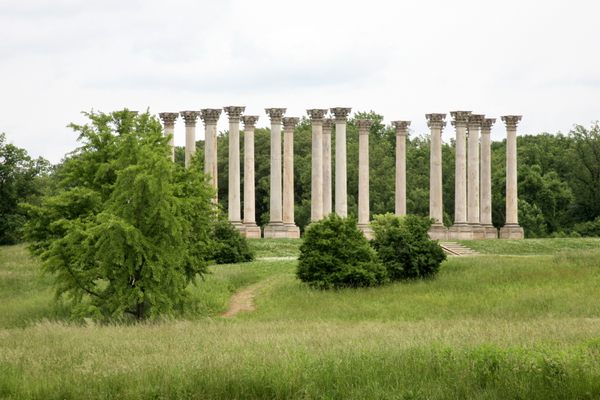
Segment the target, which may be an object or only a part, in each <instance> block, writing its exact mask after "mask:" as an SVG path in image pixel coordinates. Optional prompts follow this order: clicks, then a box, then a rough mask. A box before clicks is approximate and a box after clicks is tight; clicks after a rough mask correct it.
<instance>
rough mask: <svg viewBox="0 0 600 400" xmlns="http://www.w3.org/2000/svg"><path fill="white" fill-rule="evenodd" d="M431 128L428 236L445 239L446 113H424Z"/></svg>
mask: <svg viewBox="0 0 600 400" xmlns="http://www.w3.org/2000/svg"><path fill="white" fill-rule="evenodd" d="M425 118H427V125H428V126H429V129H430V130H431V152H430V162H429V216H430V217H431V218H432V219H433V220H434V223H433V225H432V226H431V228H430V229H429V237H430V238H431V239H434V240H446V239H447V238H448V230H447V229H446V227H445V226H444V222H443V221H444V203H443V202H442V129H444V126H446V121H444V119H445V118H446V114H426V115H425Z"/></svg>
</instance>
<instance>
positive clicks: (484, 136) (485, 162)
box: [479, 118, 498, 239]
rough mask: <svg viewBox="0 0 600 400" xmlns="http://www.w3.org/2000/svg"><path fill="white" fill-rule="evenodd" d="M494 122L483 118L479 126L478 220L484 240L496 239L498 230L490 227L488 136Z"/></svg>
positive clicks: (490, 180)
mask: <svg viewBox="0 0 600 400" xmlns="http://www.w3.org/2000/svg"><path fill="white" fill-rule="evenodd" d="M495 122H496V119H495V118H485V119H484V120H483V124H482V125H481V140H480V148H481V151H480V153H481V167H480V181H481V184H480V188H479V189H480V198H481V201H480V205H479V215H480V218H479V220H480V222H481V227H482V228H483V230H484V234H485V238H486V239H497V238H498V230H497V229H496V228H495V227H494V225H492V142H491V137H490V134H491V131H492V125H494V123H495Z"/></svg>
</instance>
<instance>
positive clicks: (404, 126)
mask: <svg viewBox="0 0 600 400" xmlns="http://www.w3.org/2000/svg"><path fill="white" fill-rule="evenodd" d="M392 125H393V126H394V128H396V135H404V136H406V135H407V133H408V127H409V126H410V121H392Z"/></svg>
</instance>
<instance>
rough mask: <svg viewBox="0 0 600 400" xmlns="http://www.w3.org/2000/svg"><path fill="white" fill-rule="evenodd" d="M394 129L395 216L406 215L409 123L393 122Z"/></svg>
mask: <svg viewBox="0 0 600 400" xmlns="http://www.w3.org/2000/svg"><path fill="white" fill-rule="evenodd" d="M392 124H393V125H394V127H395V128H396V191H395V194H396V196H395V201H394V203H395V211H396V215H406V136H408V127H409V126H410V121H393V122H392Z"/></svg>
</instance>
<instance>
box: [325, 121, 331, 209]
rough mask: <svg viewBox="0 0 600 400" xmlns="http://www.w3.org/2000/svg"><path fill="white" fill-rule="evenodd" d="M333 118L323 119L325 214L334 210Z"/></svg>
mask: <svg viewBox="0 0 600 400" xmlns="http://www.w3.org/2000/svg"><path fill="white" fill-rule="evenodd" d="M332 127H333V119H332V118H325V119H324V120H323V216H327V215H329V214H331V212H332V204H331V203H332V200H333V192H332V190H331V130H332Z"/></svg>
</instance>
